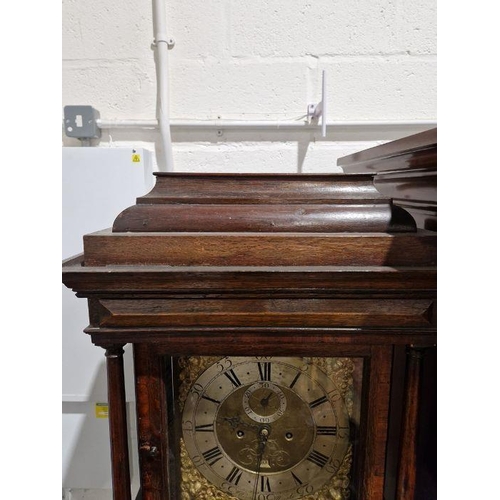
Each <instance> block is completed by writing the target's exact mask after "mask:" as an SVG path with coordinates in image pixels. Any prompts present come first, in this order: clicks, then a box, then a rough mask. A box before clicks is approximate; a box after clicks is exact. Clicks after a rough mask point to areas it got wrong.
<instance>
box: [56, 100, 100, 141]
mask: <svg viewBox="0 0 500 500" xmlns="http://www.w3.org/2000/svg"><path fill="white" fill-rule="evenodd" d="M98 118H99V111H97V110H96V109H94V108H93V107H92V106H64V131H65V133H66V135H67V136H68V137H76V138H77V139H97V138H99V137H101V129H100V128H99V127H98V126H97V119H98Z"/></svg>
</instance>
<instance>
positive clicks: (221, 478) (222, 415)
mask: <svg viewBox="0 0 500 500" xmlns="http://www.w3.org/2000/svg"><path fill="white" fill-rule="evenodd" d="M182 432H183V439H184V443H185V447H186V450H187V454H188V455H189V457H190V459H191V461H192V463H193V464H194V467H195V468H196V469H197V470H198V471H199V472H200V473H201V475H202V476H204V477H205V478H206V480H207V481H208V482H209V483H210V484H212V485H214V486H215V487H216V488H218V489H219V490H220V491H221V492H225V493H226V494H227V495H228V496H229V497H234V498H237V499H241V500H285V499H290V500H292V499H299V498H304V497H306V496H310V495H313V494H314V493H315V492H317V491H319V490H320V489H321V488H322V487H323V486H324V485H325V484H326V483H328V482H329V481H330V479H331V478H332V476H334V475H335V474H336V473H337V471H338V470H339V467H340V465H341V463H342V462H343V460H344V457H345V456H346V454H347V452H348V450H349V446H350V443H349V414H348V410H347V407H346V404H345V401H344V397H343V393H342V392H341V391H340V390H339V388H338V387H337V385H336V384H335V382H334V381H333V380H332V378H331V377H329V376H327V375H326V374H325V373H324V371H322V370H321V369H320V368H319V367H318V366H317V365H316V364H314V363H313V362H312V361H311V360H310V359H306V358H282V357H266V358H263V357H225V358H222V359H220V360H218V361H216V362H214V363H212V364H210V365H209V366H208V367H207V368H206V369H205V370H204V371H203V372H202V373H201V374H200V375H199V376H198V377H197V379H196V380H195V381H194V383H193V384H192V385H191V387H190V389H189V391H188V393H187V396H186V400H185V403H184V409H183V415H182Z"/></svg>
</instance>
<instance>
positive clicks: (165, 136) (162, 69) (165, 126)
mask: <svg viewBox="0 0 500 500" xmlns="http://www.w3.org/2000/svg"><path fill="white" fill-rule="evenodd" d="M153 22H154V28H155V47H156V86H157V94H158V103H157V106H158V107H157V114H158V126H159V128H160V136H161V144H162V146H163V156H164V158H159V160H160V161H158V169H159V170H160V171H164V172H172V171H173V170H174V158H173V154H172V138H171V136H170V116H169V114H170V106H169V81H168V37H167V12H166V7H165V0H153ZM161 160H163V161H161Z"/></svg>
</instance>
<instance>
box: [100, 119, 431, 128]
mask: <svg viewBox="0 0 500 500" xmlns="http://www.w3.org/2000/svg"><path fill="white" fill-rule="evenodd" d="M169 123H170V126H171V127H172V128H180V129H214V128H217V129H263V130H266V129H267V130H269V129H271V130H273V129H282V130H290V129H294V130H314V129H317V130H320V127H319V126H318V125H315V124H310V123H308V122H307V121H285V120H283V121H271V120H261V121H243V120H170V122H169ZM97 126H98V127H99V128H101V129H123V128H158V127H159V123H158V120H102V119H98V120H97ZM435 126H436V121H434V120H415V121H337V122H330V123H326V127H328V128H334V129H363V128H397V127H416V128H425V127H429V128H431V127H435Z"/></svg>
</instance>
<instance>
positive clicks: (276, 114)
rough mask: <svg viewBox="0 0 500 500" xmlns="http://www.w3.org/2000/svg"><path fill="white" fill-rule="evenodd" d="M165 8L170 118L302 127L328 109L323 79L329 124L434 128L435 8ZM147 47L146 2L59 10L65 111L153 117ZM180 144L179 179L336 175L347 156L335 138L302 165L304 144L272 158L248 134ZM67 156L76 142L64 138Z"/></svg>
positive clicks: (325, 1) (150, 139)
mask: <svg viewBox="0 0 500 500" xmlns="http://www.w3.org/2000/svg"><path fill="white" fill-rule="evenodd" d="M166 3H167V14H168V19H167V23H168V31H169V33H168V34H169V36H172V37H174V39H175V41H176V45H175V47H174V49H173V50H171V51H170V65H169V67H170V71H171V88H170V96H171V117H172V118H173V119H194V120H196V119H198V120H199V119H216V118H217V117H220V118H222V119H240V120H282V119H292V118H296V117H299V116H301V115H304V114H305V112H306V109H307V104H309V103H316V102H318V101H319V100H320V86H321V72H322V70H323V69H325V70H326V71H327V75H328V87H327V89H328V96H329V98H328V104H329V112H328V116H327V118H328V121H329V122H333V121H364V120H371V121H387V120H388V121H390V120H396V121H408V122H411V121H414V120H435V118H436V1H435V0H421V1H420V2H413V1H410V0H314V1H312V0H275V1H273V2H269V0H253V1H252V2H248V1H247V0H213V1H210V2H207V1H206V0H183V1H181V0H167V2H166ZM152 41H153V26H152V3H151V0H120V1H118V0H111V1H106V2H105V1H104V0H86V1H85V2H81V1H78V0H63V105H66V104H90V105H92V106H94V107H95V108H96V109H98V110H99V111H100V113H101V118H103V119H107V120H113V119H154V118H155V115H156V109H155V107H156V73H155V66H154V53H153V51H152V50H151V43H152ZM182 135H183V137H182V139H183V141H182V142H178V141H177V140H176V137H178V134H174V160H175V168H176V170H197V171H199V170H204V169H207V170H214V171H220V170H227V169H228V168H230V169H232V170H241V171H252V169H254V168H256V169H258V170H259V171H297V170H301V169H302V168H304V169H306V170H307V171H312V170H317V171H328V169H329V168H331V167H332V166H334V161H331V160H334V159H335V157H336V156H342V153H341V152H340V153H339V148H338V144H337V143H338V140H337V138H336V137H335V136H334V135H333V136H332V135H331V134H330V135H329V136H328V137H327V140H326V141H323V142H322V146H321V150H322V151H323V152H324V154H317V151H318V149H317V147H309V148H307V150H306V152H305V154H306V156H305V158H303V159H302V163H300V157H299V155H298V154H297V149H299V146H298V142H295V144H288V145H287V144H283V145H281V146H278V147H277V146H276V145H275V144H274V142H272V143H271V144H270V145H267V146H265V145H264V143H263V142H262V140H263V139H262V137H260V136H261V135H262V134H260V135H259V139H258V140H255V134H254V135H252V134H250V135H249V134H241V133H240V134H234V133H233V134H232V135H231V137H232V138H233V140H234V144H232V143H231V142H230V141H229V140H228V138H227V137H228V135H225V136H224V138H223V139H221V140H220V141H219V142H214V139H215V138H216V136H215V131H213V134H212V137H211V138H210V145H209V146H207V145H206V144H205V142H204V141H198V134H197V133H193V134H189V133H184V134H182ZM310 135H311V134H310V132H304V133H303V136H301V137H299V138H298V141H302V142H304V141H307V139H308V138H310ZM296 138H297V137H296V136H294V137H293V140H294V141H295V139H296ZM389 138H391V137H384V136H381V137H380V138H379V139H380V140H381V141H382V140H387V139H389ZM283 139H284V140H285V143H286V142H290V140H292V139H291V138H289V137H284V136H283V135H281V140H283ZM313 139H317V140H319V139H320V136H319V134H315V135H314V137H313ZM158 140H159V136H158V132H157V131H155V130H140V129H137V130H130V131H126V132H124V131H118V130H106V131H103V137H102V139H101V140H100V141H97V142H95V143H94V145H95V146H110V145H111V146H112V145H115V144H119V145H125V144H131V143H132V142H133V143H134V144H136V145H137V144H138V143H142V144H143V145H144V146H145V147H147V148H149V149H151V150H154V149H155V143H157V142H158ZM269 140H270V141H274V139H273V138H271V139H269ZM361 140H362V138H361ZM325 143H329V145H330V146H331V147H332V148H333V149H331V151H330V150H329V149H328V146H327V145H326V144H325ZM63 144H64V145H76V144H79V143H78V141H76V140H74V139H73V140H71V139H69V138H67V137H65V136H64V135H63ZM369 145H373V144H369ZM240 146H241V147H240ZM363 146H364V144H363ZM241 148H244V149H241ZM302 149H304V148H302ZM352 150H353V149H352V148H350V147H349V148H348V150H346V152H345V153H344V154H347V153H348V152H351V151H352ZM330 152H331V154H332V156H330ZM337 153H339V154H337Z"/></svg>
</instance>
